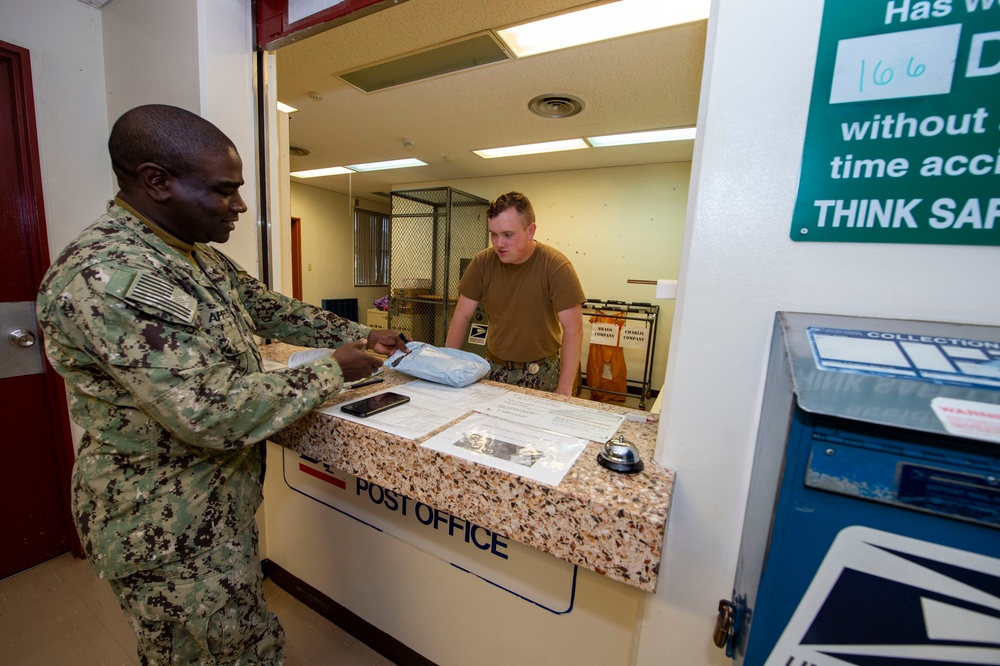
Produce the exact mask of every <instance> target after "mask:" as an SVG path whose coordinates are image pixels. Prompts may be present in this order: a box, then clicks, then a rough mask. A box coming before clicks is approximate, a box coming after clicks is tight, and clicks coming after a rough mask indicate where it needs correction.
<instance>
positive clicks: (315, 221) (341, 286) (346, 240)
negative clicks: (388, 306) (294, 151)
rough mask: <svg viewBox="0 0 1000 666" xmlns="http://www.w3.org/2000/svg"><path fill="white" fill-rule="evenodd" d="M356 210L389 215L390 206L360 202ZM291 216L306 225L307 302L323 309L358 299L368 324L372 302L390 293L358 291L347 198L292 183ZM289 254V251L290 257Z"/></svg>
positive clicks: (304, 295) (304, 284) (304, 274)
mask: <svg viewBox="0 0 1000 666" xmlns="http://www.w3.org/2000/svg"><path fill="white" fill-rule="evenodd" d="M357 207H358V208H363V209H365V210H373V211H376V212H388V210H389V207H388V204H387V203H378V202H375V201H367V200H365V199H358V203H357ZM291 213H292V217H297V218H299V219H300V220H301V222H300V225H301V227H300V230H301V240H302V300H304V301H305V302H306V303H312V304H313V305H316V306H321V305H322V300H323V299H324V298H357V299H358V314H359V318H360V319H361V323H362V324H364V323H365V311H366V310H368V308H370V307H372V301H374V300H375V299H377V298H381V297H382V296H385V295H386V294H388V293H389V289H388V287H384V288H383V287H355V286H354V222H353V219H354V213H353V208H351V200H350V199H349V198H348V197H347V196H346V195H343V194H337V193H334V192H330V191H327V190H321V189H319V188H316V187H310V186H309V185H303V184H301V183H297V182H293V183H292V184H291ZM285 224H289V225H290V224H291V221H286V222H285ZM290 251H291V250H290V249H286V250H285V254H286V255H289V254H290ZM286 291H288V290H286Z"/></svg>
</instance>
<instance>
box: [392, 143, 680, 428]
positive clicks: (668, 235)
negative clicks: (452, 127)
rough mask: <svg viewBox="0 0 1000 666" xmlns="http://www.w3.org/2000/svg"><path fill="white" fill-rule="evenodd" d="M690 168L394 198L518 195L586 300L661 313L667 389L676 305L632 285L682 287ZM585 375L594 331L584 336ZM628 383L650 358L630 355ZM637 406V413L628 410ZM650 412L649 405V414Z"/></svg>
mask: <svg viewBox="0 0 1000 666" xmlns="http://www.w3.org/2000/svg"><path fill="white" fill-rule="evenodd" d="M690 171H691V164H690V163H688V162H679V163H675V164H650V165H644V166H630V167H616V168H608V169H583V170H579V171H564V172H558V173H534V174H524V175H518V176H503V177H496V178H469V179H457V180H451V181H447V182H435V183H419V184H417V183H412V184H398V183H397V184H394V185H393V189H394V190H405V189H409V188H416V187H437V186H444V185H450V186H451V187H454V188H456V189H458V190H462V191H463V192H468V193H469V194H474V195H476V196H480V197H482V198H484V199H487V200H493V199H496V198H497V197H498V196H499V195H501V194H503V193H505V192H510V191H511V190H517V191H519V192H523V193H524V194H525V195H526V196H527V197H528V199H530V200H531V204H532V206H533V207H534V209H535V217H536V222H537V224H538V230H537V231H536V232H535V238H537V239H538V240H539V241H541V242H543V243H546V244H548V245H552V246H554V247H556V248H557V249H559V250H560V251H561V252H562V253H563V254H565V255H566V256H567V257H568V258H569V259H570V261H572V262H573V267H574V268H575V269H576V272H577V275H579V277H580V282H581V283H582V284H583V289H584V292H585V293H586V294H587V298H594V299H601V300H618V301H637V302H643V303H654V304H657V305H659V306H660V317H659V324H658V332H657V336H656V345H655V347H654V359H653V361H654V365H653V374H652V386H653V388H654V389H659V388H660V387H661V385H662V384H663V376H664V371H665V368H666V364H667V351H668V347H669V343H670V329H671V325H672V322H673V313H674V302H673V301H667V300H663V301H657V300H656V287H654V286H648V285H634V284H628V280H630V279H638V280H659V279H676V278H677V274H678V271H679V267H680V257H681V243H682V239H683V234H684V217H685V213H686V209H687V199H688V184H689V178H690ZM583 346H584V349H583V352H584V356H583V360H582V363H583V369H584V370H586V357H587V348H588V346H589V325H588V328H587V329H586V330H585V336H584V345H583ZM626 360H627V362H628V370H629V378H630V379H637V380H641V379H642V370H643V363H644V355H643V353H642V352H641V351H634V352H633V351H632V350H629V353H628V354H627V355H626ZM630 406H634V405H630ZM650 406H651V404H650V403H647V408H648V407H650Z"/></svg>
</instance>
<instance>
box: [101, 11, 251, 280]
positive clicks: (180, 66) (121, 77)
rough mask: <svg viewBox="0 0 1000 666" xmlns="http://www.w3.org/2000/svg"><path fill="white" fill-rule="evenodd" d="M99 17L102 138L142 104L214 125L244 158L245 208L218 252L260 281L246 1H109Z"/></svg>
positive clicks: (249, 31)
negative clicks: (104, 112) (184, 112)
mask: <svg viewBox="0 0 1000 666" xmlns="http://www.w3.org/2000/svg"><path fill="white" fill-rule="evenodd" d="M101 14H102V18H103V21H104V51H105V66H106V71H107V97H108V117H109V119H110V122H109V125H108V127H106V128H104V130H103V134H104V139H105V140H106V139H107V132H108V129H110V125H111V124H114V121H115V120H117V119H118V117H119V116H121V114H122V113H124V112H125V111H128V110H129V109H131V108H133V107H135V106H138V105H140V104H172V105H174V106H179V107H182V108H185V109H188V110H189V111H193V112H194V113H197V114H199V115H201V116H203V117H204V118H206V119H208V120H210V121H212V122H213V123H215V125H217V126H218V127H219V129H221V130H222V131H223V132H225V133H226V134H227V135H228V136H229V138H230V139H232V140H233V143H235V144H236V148H237V150H238V151H239V153H240V156H241V157H242V158H243V180H244V181H246V185H244V186H243V188H242V189H241V191H240V193H241V194H242V195H243V199H244V200H245V201H246V203H247V207H248V210H247V212H246V213H244V214H243V215H241V216H240V220H239V222H238V223H237V226H236V231H234V232H233V234H232V236H231V237H230V239H229V242H228V243H226V245H225V247H224V248H222V250H223V251H224V252H225V253H226V254H228V255H229V256H231V257H232V258H233V259H235V260H236V261H237V262H238V263H239V264H241V265H242V266H243V267H244V268H246V269H247V270H248V271H250V272H251V273H253V274H254V275H258V274H259V272H258V262H259V250H258V242H257V238H258V229H257V225H258V213H257V201H258V198H257V163H256V155H257V148H256V140H257V138H256V134H255V120H254V116H255V114H254V97H253V96H254V80H253V55H252V49H251V46H252V44H251V30H250V25H251V14H250V3H249V2H246V0H172V1H171V2H160V0H114V2H111V3H109V4H108V5H106V6H105V8H104V9H103V10H102V11H101ZM105 152H106V150H105Z"/></svg>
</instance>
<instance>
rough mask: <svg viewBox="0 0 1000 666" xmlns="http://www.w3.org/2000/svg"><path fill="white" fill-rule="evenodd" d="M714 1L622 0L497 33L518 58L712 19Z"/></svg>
mask: <svg viewBox="0 0 1000 666" xmlns="http://www.w3.org/2000/svg"><path fill="white" fill-rule="evenodd" d="M710 5H711V0H683V1H682V0H671V1H669V2H668V1H667V0H618V2H609V3H607V4H603V5H598V6H596V7H589V8H587V9H581V10H580V11H577V12H570V13H568V14H560V15H558V16H552V17H550V18H546V19H541V20H539V21H532V22H531V23H524V24H522V25H518V26H514V27H511V28H505V29H503V30H497V35H498V36H499V37H500V39H502V40H503V41H504V43H505V44H506V45H507V46H508V47H509V48H510V50H511V51H512V52H513V53H514V55H516V56H517V57H518V58H523V57H525V56H530V55H536V54H538V53H546V52H548V51H556V50H558V49H565V48H569V47H571V46H579V45H580V44H590V43H592V42H599V41H603V40H605V39H614V38H615V37H623V36H624V35H631V34H635V33H640V32H648V31H650V30H658V29H659V28H666V27H669V26H672V25H681V24H684V23H691V22H692V21H700V20H702V19H706V18H708V10H709V6H710Z"/></svg>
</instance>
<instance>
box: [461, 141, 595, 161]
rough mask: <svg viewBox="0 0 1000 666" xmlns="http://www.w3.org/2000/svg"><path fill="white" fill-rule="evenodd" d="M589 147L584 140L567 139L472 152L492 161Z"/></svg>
mask: <svg viewBox="0 0 1000 666" xmlns="http://www.w3.org/2000/svg"><path fill="white" fill-rule="evenodd" d="M588 147H589V146H587V142H586V141H584V140H583V139H567V140H565V141H546V142H545V143H529V144H525V145H522V146H507V147H506V148H485V149H483V150H473V151H472V152H474V153H475V154H476V155H479V156H480V157H482V158H484V159H487V160H490V159H493V158H494V157H513V156H515V155H536V154H539V153H556V152H559V151H561V150H579V149H581V148H588Z"/></svg>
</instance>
